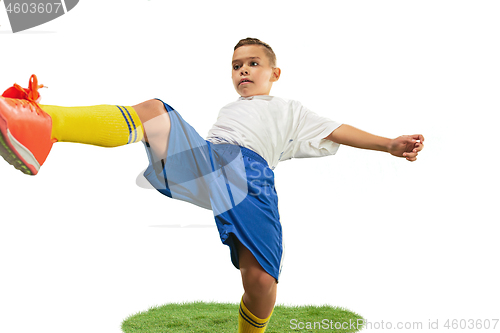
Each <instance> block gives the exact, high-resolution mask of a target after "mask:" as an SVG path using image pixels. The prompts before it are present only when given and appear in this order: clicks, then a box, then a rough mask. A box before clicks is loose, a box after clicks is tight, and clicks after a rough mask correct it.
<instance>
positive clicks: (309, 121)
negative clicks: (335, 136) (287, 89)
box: [292, 102, 342, 158]
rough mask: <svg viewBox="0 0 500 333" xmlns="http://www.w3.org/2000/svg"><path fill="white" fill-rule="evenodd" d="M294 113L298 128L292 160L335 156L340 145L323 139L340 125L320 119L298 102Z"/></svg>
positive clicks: (324, 118)
mask: <svg viewBox="0 0 500 333" xmlns="http://www.w3.org/2000/svg"><path fill="white" fill-rule="evenodd" d="M295 111H296V112H298V126H297V132H296V133H295V137H296V139H295V140H294V141H295V143H294V146H293V154H292V156H293V157H294V158H306V157H321V156H327V155H333V154H335V153H336V152H337V150H338V149H339V147H340V144H338V143H335V142H333V141H330V140H326V139H323V138H325V137H326V136H328V135H329V134H330V133H332V132H333V131H334V130H335V129H337V128H338V127H339V126H340V125H342V123H339V122H336V121H333V120H331V119H329V118H327V117H322V116H320V115H318V114H316V113H315V112H313V111H311V110H309V109H307V108H305V107H304V106H302V105H301V104H300V103H298V102H297V105H296V106H295Z"/></svg>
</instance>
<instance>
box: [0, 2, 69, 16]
mask: <svg viewBox="0 0 500 333" xmlns="http://www.w3.org/2000/svg"><path fill="white" fill-rule="evenodd" d="M6 10H7V13H9V14H10V13H15V14H20V13H23V14H28V13H31V14H35V13H39V14H43V13H47V14H51V13H56V14H57V13H59V11H63V10H64V9H63V8H62V4H61V2H59V3H57V2H54V3H50V2H48V3H34V2H22V3H21V2H15V3H12V2H11V3H9V4H7V6H6Z"/></svg>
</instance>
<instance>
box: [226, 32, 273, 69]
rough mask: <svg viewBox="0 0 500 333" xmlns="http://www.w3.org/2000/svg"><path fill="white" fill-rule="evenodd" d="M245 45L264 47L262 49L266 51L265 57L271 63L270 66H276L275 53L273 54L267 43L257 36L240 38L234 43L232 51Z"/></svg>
mask: <svg viewBox="0 0 500 333" xmlns="http://www.w3.org/2000/svg"><path fill="white" fill-rule="evenodd" d="M245 45H261V46H263V47H264V50H265V51H266V54H267V57H268V58H269V63H270V64H271V67H276V54H274V51H273V49H272V48H271V46H269V44H267V43H264V42H263V41H261V40H259V39H257V38H251V37H247V38H245V39H242V40H240V41H239V42H238V44H236V46H235V47H234V51H236V49H237V48H239V47H242V46H245Z"/></svg>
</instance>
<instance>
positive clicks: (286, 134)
mask: <svg viewBox="0 0 500 333" xmlns="http://www.w3.org/2000/svg"><path fill="white" fill-rule="evenodd" d="M340 125H342V124H341V123H338V122H335V121H333V120H330V119H328V118H325V117H321V116H319V115H317V114H316V113H314V112H312V111H310V110H308V109H307V108H305V107H304V106H302V104H300V102H297V101H293V100H285V99H282V98H279V97H274V96H268V95H257V96H251V97H240V98H239V99H238V100H237V101H235V102H232V103H229V104H228V105H226V106H224V107H223V108H222V109H221V110H220V111H219V115H218V116H217V121H216V122H215V124H214V125H213V126H212V128H211V129H210V131H209V132H208V135H207V138H206V140H208V141H210V142H212V143H213V144H220V143H231V144H236V145H239V146H242V147H245V148H248V149H251V150H253V151H255V152H256V153H258V154H259V155H260V156H262V157H263V158H264V159H265V160H266V161H267V163H268V165H269V167H270V168H271V169H272V170H274V168H275V167H276V165H277V164H278V162H279V161H285V160H289V159H291V158H305V157H320V156H327V155H333V154H335V153H336V152H337V150H338V148H339V146H340V145H339V144H337V143H334V142H332V141H330V140H325V139H323V138H324V137H326V136H328V135H329V134H330V133H331V132H332V131H333V130H335V129H336V128H337V127H339V126H340Z"/></svg>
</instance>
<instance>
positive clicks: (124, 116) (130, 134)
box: [116, 105, 132, 144]
mask: <svg viewBox="0 0 500 333" xmlns="http://www.w3.org/2000/svg"><path fill="white" fill-rule="evenodd" d="M116 107H117V108H118V109H120V112H121V113H122V116H123V118H125V121H126V122H127V126H128V133H129V134H128V142H127V144H129V143H130V140H131V139H132V128H131V127H130V123H129V121H128V118H127V116H126V115H125V113H124V112H123V110H122V108H121V107H119V106H118V105H117V106H116Z"/></svg>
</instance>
